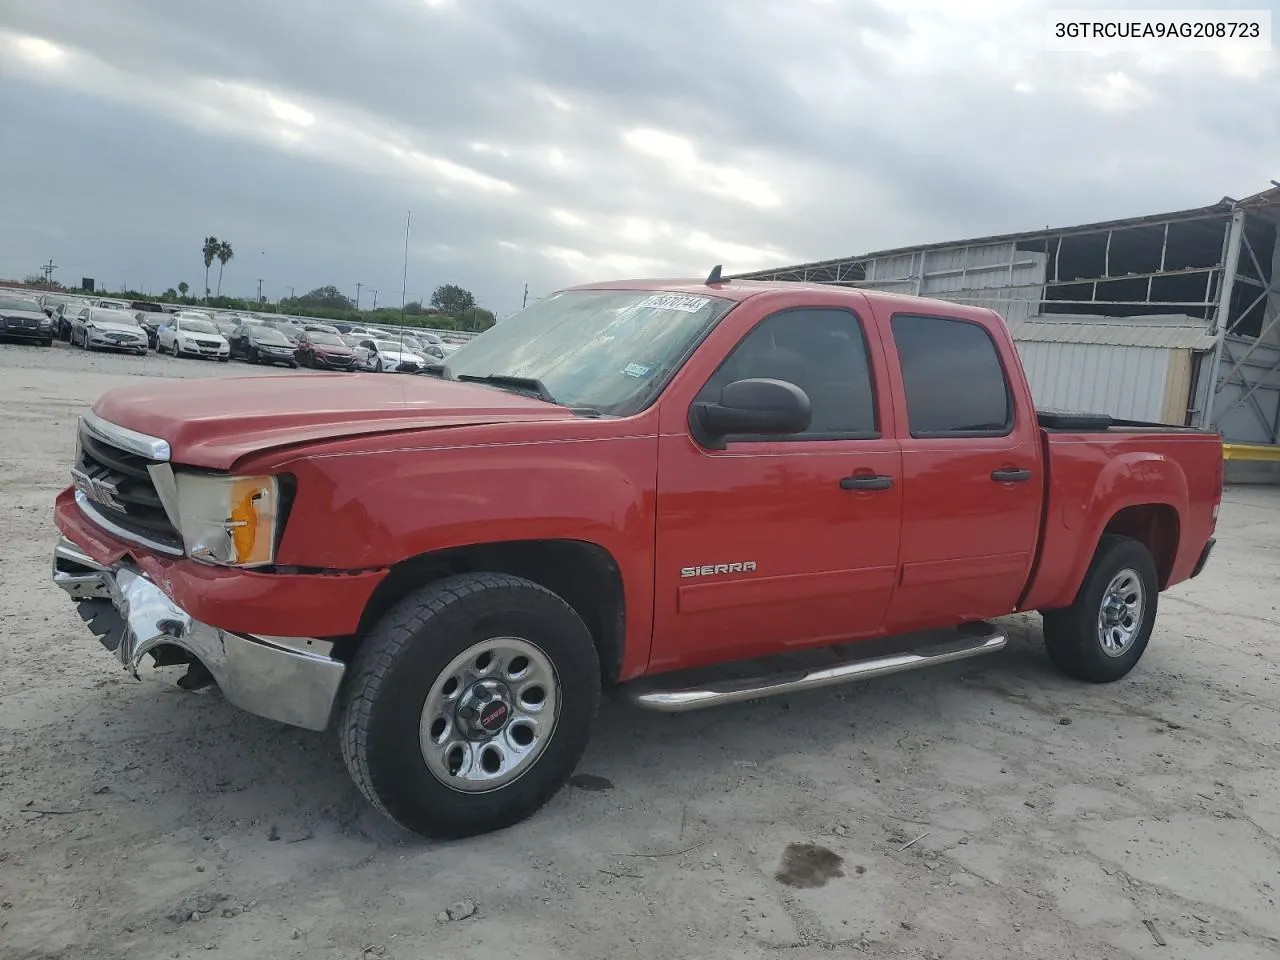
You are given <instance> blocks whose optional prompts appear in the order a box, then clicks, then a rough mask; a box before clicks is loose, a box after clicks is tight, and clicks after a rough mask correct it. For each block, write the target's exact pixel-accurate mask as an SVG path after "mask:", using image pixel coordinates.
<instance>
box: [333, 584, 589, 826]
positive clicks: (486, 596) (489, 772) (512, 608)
mask: <svg viewBox="0 0 1280 960" xmlns="http://www.w3.org/2000/svg"><path fill="white" fill-rule="evenodd" d="M599 702H600V666H599V660H598V658H597V655H596V649H595V645H594V643H593V642H592V639H591V634H590V632H589V631H588V630H587V628H586V626H585V624H583V622H582V619H581V618H580V617H579V616H578V615H577V613H576V612H574V610H573V608H571V607H570V606H569V605H568V604H566V603H565V602H564V601H563V600H561V599H560V597H558V596H556V595H555V594H554V593H552V592H551V591H549V590H547V589H545V588H544V587H541V586H539V585H538V584H535V583H532V582H530V581H528V580H524V579H521V578H519V577H513V576H507V575H504V574H486V573H480V574H465V575H460V576H454V577H449V578H446V579H444V580H440V581H437V582H436V583H433V584H430V585H429V586H426V587H423V588H422V589H420V590H417V591H415V592H414V593H411V594H410V595H409V596H408V597H406V598H405V599H404V600H402V601H400V603H398V604H397V605H396V606H395V607H393V608H392V609H391V610H390V611H389V612H388V613H387V614H386V615H385V616H384V617H383V618H382V619H381V620H380V621H379V622H378V623H377V624H376V625H375V626H374V627H373V629H372V630H371V631H370V633H369V635H368V636H367V637H366V638H365V640H364V642H363V644H362V645H361V647H360V649H359V651H358V652H357V654H356V657H355V661H354V662H353V664H352V667H351V673H350V678H349V680H348V682H347V684H346V687H345V690H344V692H343V701H342V707H341V717H340V720H339V731H340V734H341V745H342V755H343V759H345V760H346V763H347V769H348V770H349V771H350V773H351V776H352V779H353V780H355V782H356V785H357V786H358V787H359V788H360V790H361V792H362V793H364V795H365V796H366V797H367V798H368V799H369V801H370V802H371V803H373V805H374V806H375V807H377V808H378V809H379V810H381V811H382V812H383V813H385V814H386V815H387V816H389V817H391V819H393V820H395V821H396V822H397V823H399V824H400V825H401V826H403V827H405V828H407V829H409V830H412V831H414V832H415V833H418V834H420V835H421V836H424V837H431V838H440V839H454V838H461V837H468V836H474V835H476V834H481V833H488V832H489V831H492V830H499V829H501V828H503V827H507V826H510V825H512V824H514V823H517V822H519V821H521V820H524V819H525V818H527V817H529V816H531V815H532V814H533V813H534V812H535V811H536V810H538V808H539V807H541V806H542V805H543V804H544V803H546V802H547V801H548V800H549V799H551V797H552V796H553V795H554V794H555V793H556V792H557V791H558V790H559V789H560V788H561V786H563V785H564V783H565V781H566V780H568V778H569V776H570V774H572V773H573V768H574V767H575V766H576V765H577V763H578V760H579V759H580V758H581V757H582V753H583V751H584V750H585V749H586V746H587V739H588V736H589V733H590V728H591V722H592V720H593V719H594V717H595V714H596V710H597V708H598V706H599Z"/></svg>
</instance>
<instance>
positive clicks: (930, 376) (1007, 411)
mask: <svg viewBox="0 0 1280 960" xmlns="http://www.w3.org/2000/svg"><path fill="white" fill-rule="evenodd" d="M890 325H891V327H892V330H893V342H894V346H895V348H896V350H897V353H898V363H899V365H900V369H901V372H902V386H903V391H904V392H905V394H906V399H907V421H908V424H909V428H910V432H911V436H912V437H915V438H933V437H1003V436H1008V435H1009V434H1010V433H1012V432H1013V425H1014V407H1013V390H1012V388H1011V387H1010V385H1009V378H1008V375H1007V374H1006V372H1005V368H1004V363H1003V362H1002V361H1001V359H1000V351H999V349H998V348H997V346H996V343H995V340H993V339H992V337H991V334H990V333H989V332H988V331H987V330H986V328H985V327H983V326H982V325H981V324H978V323H975V322H973V321H971V320H960V319H955V318H950V317H940V316H926V315H921V314H904V313H898V314H894V315H893V318H892V319H891V321H890Z"/></svg>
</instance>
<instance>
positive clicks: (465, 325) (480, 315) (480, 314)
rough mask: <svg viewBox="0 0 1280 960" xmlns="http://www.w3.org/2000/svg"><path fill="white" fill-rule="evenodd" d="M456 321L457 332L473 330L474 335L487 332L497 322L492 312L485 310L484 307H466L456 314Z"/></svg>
mask: <svg viewBox="0 0 1280 960" xmlns="http://www.w3.org/2000/svg"><path fill="white" fill-rule="evenodd" d="M457 319H458V329H459V330H474V331H475V332H476V333H479V332H480V331H481V330H488V329H489V328H490V327H492V326H493V325H494V324H495V323H497V322H498V318H497V317H496V316H494V315H493V311H491V310H486V309H485V308H484V307H467V309H465V310H463V311H462V312H461V313H459V314H458V317H457Z"/></svg>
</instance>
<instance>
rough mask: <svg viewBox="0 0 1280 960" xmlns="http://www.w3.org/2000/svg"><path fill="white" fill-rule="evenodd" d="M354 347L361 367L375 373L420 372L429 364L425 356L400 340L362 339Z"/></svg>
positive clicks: (357, 361)
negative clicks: (405, 345) (403, 345)
mask: <svg viewBox="0 0 1280 960" xmlns="http://www.w3.org/2000/svg"><path fill="white" fill-rule="evenodd" d="M354 349H355V352H356V363H357V365H358V366H359V367H360V369H361V370H372V371H373V372H374V373H418V372H420V371H421V370H422V369H423V368H424V367H426V365H427V361H426V359H425V358H424V357H421V356H419V355H418V354H416V353H414V352H413V351H412V350H410V349H409V348H408V347H402V346H401V345H400V342H399V341H398V340H361V341H360V343H359V344H358V345H357V346H356V347H355V348H354Z"/></svg>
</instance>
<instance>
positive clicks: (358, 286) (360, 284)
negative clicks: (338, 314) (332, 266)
mask: <svg viewBox="0 0 1280 960" xmlns="http://www.w3.org/2000/svg"><path fill="white" fill-rule="evenodd" d="M363 286H364V284H363V283H357V284H356V309H357V310H359V309H360V288H361V287H363Z"/></svg>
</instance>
